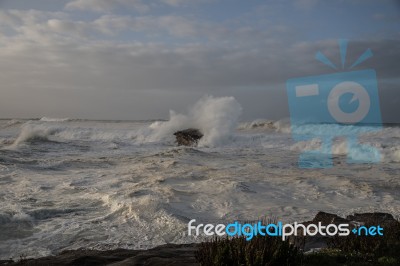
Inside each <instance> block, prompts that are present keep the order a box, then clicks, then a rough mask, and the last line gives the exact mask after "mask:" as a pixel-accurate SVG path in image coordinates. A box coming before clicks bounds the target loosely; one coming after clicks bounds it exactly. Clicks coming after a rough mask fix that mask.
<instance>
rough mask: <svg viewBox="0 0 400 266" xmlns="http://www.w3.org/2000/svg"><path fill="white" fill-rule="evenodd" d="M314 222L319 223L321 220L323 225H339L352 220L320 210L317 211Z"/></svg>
mask: <svg viewBox="0 0 400 266" xmlns="http://www.w3.org/2000/svg"><path fill="white" fill-rule="evenodd" d="M312 222H313V223H314V224H318V222H321V224H322V225H328V224H336V225H338V224H342V223H349V222H350V220H347V219H344V218H342V217H340V216H338V215H336V214H332V213H327V212H321V211H320V212H318V213H317V215H315V217H314V219H313V220H312Z"/></svg>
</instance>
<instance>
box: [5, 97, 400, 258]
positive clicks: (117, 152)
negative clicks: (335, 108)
mask: <svg viewBox="0 0 400 266" xmlns="http://www.w3.org/2000/svg"><path fill="white" fill-rule="evenodd" d="M240 113H241V108H240V106H238V105H237V102H236V101H235V100H234V99H232V98H229V97H226V98H220V99H213V98H208V99H207V98H206V99H203V100H202V101H201V102H199V103H198V104H196V105H195V106H194V107H193V108H192V109H191V110H190V111H189V112H188V114H186V115H182V114H177V113H174V112H171V114H170V119H169V120H168V121H93V120H79V119H68V118H64V119H57V118H46V117H43V118H41V119H32V120H23V119H3V120H0V186H1V190H0V202H1V205H0V258H1V259H8V258H19V257H20V256H27V257H40V256H46V255H50V254H56V253H58V252H60V251H62V250H66V249H79V248H89V249H100V250H107V249H115V248H129V249H148V248H152V247H155V246H158V245H162V244H166V243H191V242H198V241H202V240H204V239H205V237H197V238H194V237H193V236H188V235H187V223H188V221H189V220H191V219H196V221H197V222H196V223H219V222H232V221H235V220H257V219H258V218H260V217H263V216H267V217H276V218H278V219H280V220H282V221H286V222H294V221H298V222H302V221H306V220H310V219H312V218H313V216H314V215H315V214H316V213H317V212H318V211H326V212H331V213H335V214H339V215H347V214H352V213H354V212H372V211H379V212H389V213H392V214H393V215H395V216H396V217H399V215H400V179H399V177H400V165H399V162H400V127H398V126H397V125H385V126H384V127H383V128H382V129H380V130H377V131H374V132H371V133H368V134H364V136H362V138H361V141H362V142H365V143H369V144H370V145H372V146H374V147H376V148H377V149H378V150H379V151H380V152H381V154H382V160H381V162H380V163H377V164H348V163H347V162H346V154H347V150H346V141H345V139H343V138H338V139H337V140H336V141H335V143H334V145H333V149H332V152H333V154H334V167H332V168H326V169H303V168H299V165H298V158H299V154H300V152H301V151H302V150H303V149H305V148H310V147H313V146H315V145H318V143H317V142H316V141H308V142H305V141H304V142H296V141H294V140H293V139H292V136H291V134H290V132H291V128H290V124H289V122H288V120H285V119H284V120H279V121H269V120H255V121H250V122H239V116H240ZM326 126H327V125H323V124H321V125H315V130H318V129H319V128H323V127H326ZM188 127H196V128H199V129H200V130H201V131H202V132H203V133H204V137H203V139H202V140H201V141H200V142H199V144H198V146H197V147H182V146H181V147H178V146H177V145H176V143H175V138H174V136H173V133H174V132H175V131H176V130H179V129H185V128H188ZM353 128H354V130H356V131H357V127H354V126H353ZM337 130H338V132H339V133H340V128H339V129H337ZM339 133H338V134H339Z"/></svg>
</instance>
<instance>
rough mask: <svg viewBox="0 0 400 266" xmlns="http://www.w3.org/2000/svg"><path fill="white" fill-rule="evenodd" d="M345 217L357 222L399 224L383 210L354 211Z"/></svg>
mask: <svg viewBox="0 0 400 266" xmlns="http://www.w3.org/2000/svg"><path fill="white" fill-rule="evenodd" d="M347 219H348V220H351V221H353V222H356V223H359V224H375V225H377V224H379V225H381V226H383V227H385V226H387V227H390V226H400V223H399V222H398V221H397V220H396V219H394V217H393V215H391V214H390V213H383V212H373V213H355V214H353V215H349V216H347Z"/></svg>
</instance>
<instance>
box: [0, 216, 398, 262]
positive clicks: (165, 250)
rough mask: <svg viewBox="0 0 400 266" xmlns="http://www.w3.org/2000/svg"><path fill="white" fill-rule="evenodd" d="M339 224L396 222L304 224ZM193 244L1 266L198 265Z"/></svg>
mask: <svg viewBox="0 0 400 266" xmlns="http://www.w3.org/2000/svg"><path fill="white" fill-rule="evenodd" d="M319 222H321V224H322V225H327V224H340V223H348V224H352V225H354V226H359V225H363V224H366V223H371V222H373V223H375V224H379V225H381V226H382V227H383V228H385V227H390V226H394V225H399V224H400V223H399V221H397V220H396V219H395V218H394V217H393V216H392V215H391V214H388V213H361V214H354V215H349V216H347V217H346V218H343V217H339V216H337V215H335V214H330V213H326V212H319V213H317V215H316V216H315V217H314V219H313V220H312V221H307V222H304V223H303V224H310V223H314V224H316V223H319ZM328 238H329V237H326V236H320V235H317V236H314V237H307V238H306V239H305V243H304V251H306V252H307V251H310V250H315V249H321V248H325V247H326V246H327V240H328ZM198 245H199V244H196V243H193V244H167V245H162V246H159V247H155V248H153V249H149V250H125V249H116V250H107V251H97V250H67V251H63V252H61V253H60V254H58V255H56V256H48V257H43V258H37V259H23V258H22V259H21V260H19V261H16V262H15V261H11V260H8V261H7V260H3V261H0V265H77V266H79V265H87V266H91V265H93V266H94V265H113V266H124V265H153V266H159V265H160V266H161V265H178V266H179V265H189V266H194V265H200V264H199V263H198V262H197V260H196V258H195V252H196V250H197V249H198Z"/></svg>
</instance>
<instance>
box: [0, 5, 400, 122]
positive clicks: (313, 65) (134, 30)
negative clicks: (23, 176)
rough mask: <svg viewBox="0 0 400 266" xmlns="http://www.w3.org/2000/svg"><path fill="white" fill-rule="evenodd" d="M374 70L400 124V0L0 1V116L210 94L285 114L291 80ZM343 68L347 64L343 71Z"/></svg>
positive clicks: (168, 103) (153, 109)
mask: <svg viewBox="0 0 400 266" xmlns="http://www.w3.org/2000/svg"><path fill="white" fill-rule="evenodd" d="M338 39H348V40H349V46H348V52H347V55H348V56H347V62H349V64H350V62H351V63H352V62H354V61H355V60H356V59H357V58H358V56H360V55H361V54H362V53H363V52H364V51H365V50H366V49H368V48H370V49H371V50H372V52H373V54H374V56H373V57H372V58H370V59H369V60H367V61H366V62H364V63H362V64H360V65H359V66H357V67H355V68H354V70H362V69H368V68H373V69H375V70H376V71H377V75H378V82H379V91H380V100H381V109H382V113H383V118H384V120H385V121H386V122H389V121H395V122H400V117H399V118H398V116H400V79H399V74H400V1H398V0H348V1H344V0H332V1H323V0H292V1H290V0H282V1H273V0H264V1H261V0H246V1H244V0H25V1H23V0H0V47H1V49H0V79H1V83H0V117H14V118H17V117H20V118H31V117H42V116H47V117H74V118H92V119H154V118H167V117H168V111H169V109H173V110H175V111H178V112H184V111H185V110H186V109H187V108H188V106H190V105H192V104H193V103H195V102H196V101H197V100H198V99H199V98H200V97H202V96H203V95H205V94H211V95H214V96H234V97H235V98H236V99H237V100H238V102H239V103H240V104H241V105H242V107H243V116H242V119H243V120H251V119H255V118H272V119H277V118H282V117H287V116H288V106H287V96H286V80H287V79H289V78H295V77H301V76H313V75H318V74H329V73H335V72H338V71H343V70H342V69H340V68H338V70H333V69H331V68H329V67H327V66H325V65H323V64H322V63H321V62H318V61H317V60H315V54H316V52H318V51H322V52H323V53H324V54H325V55H327V56H328V57H329V58H330V59H331V61H332V62H333V63H335V64H337V65H340V55H339V48H338V45H337V40H338ZM344 71H346V69H345V70H344Z"/></svg>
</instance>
